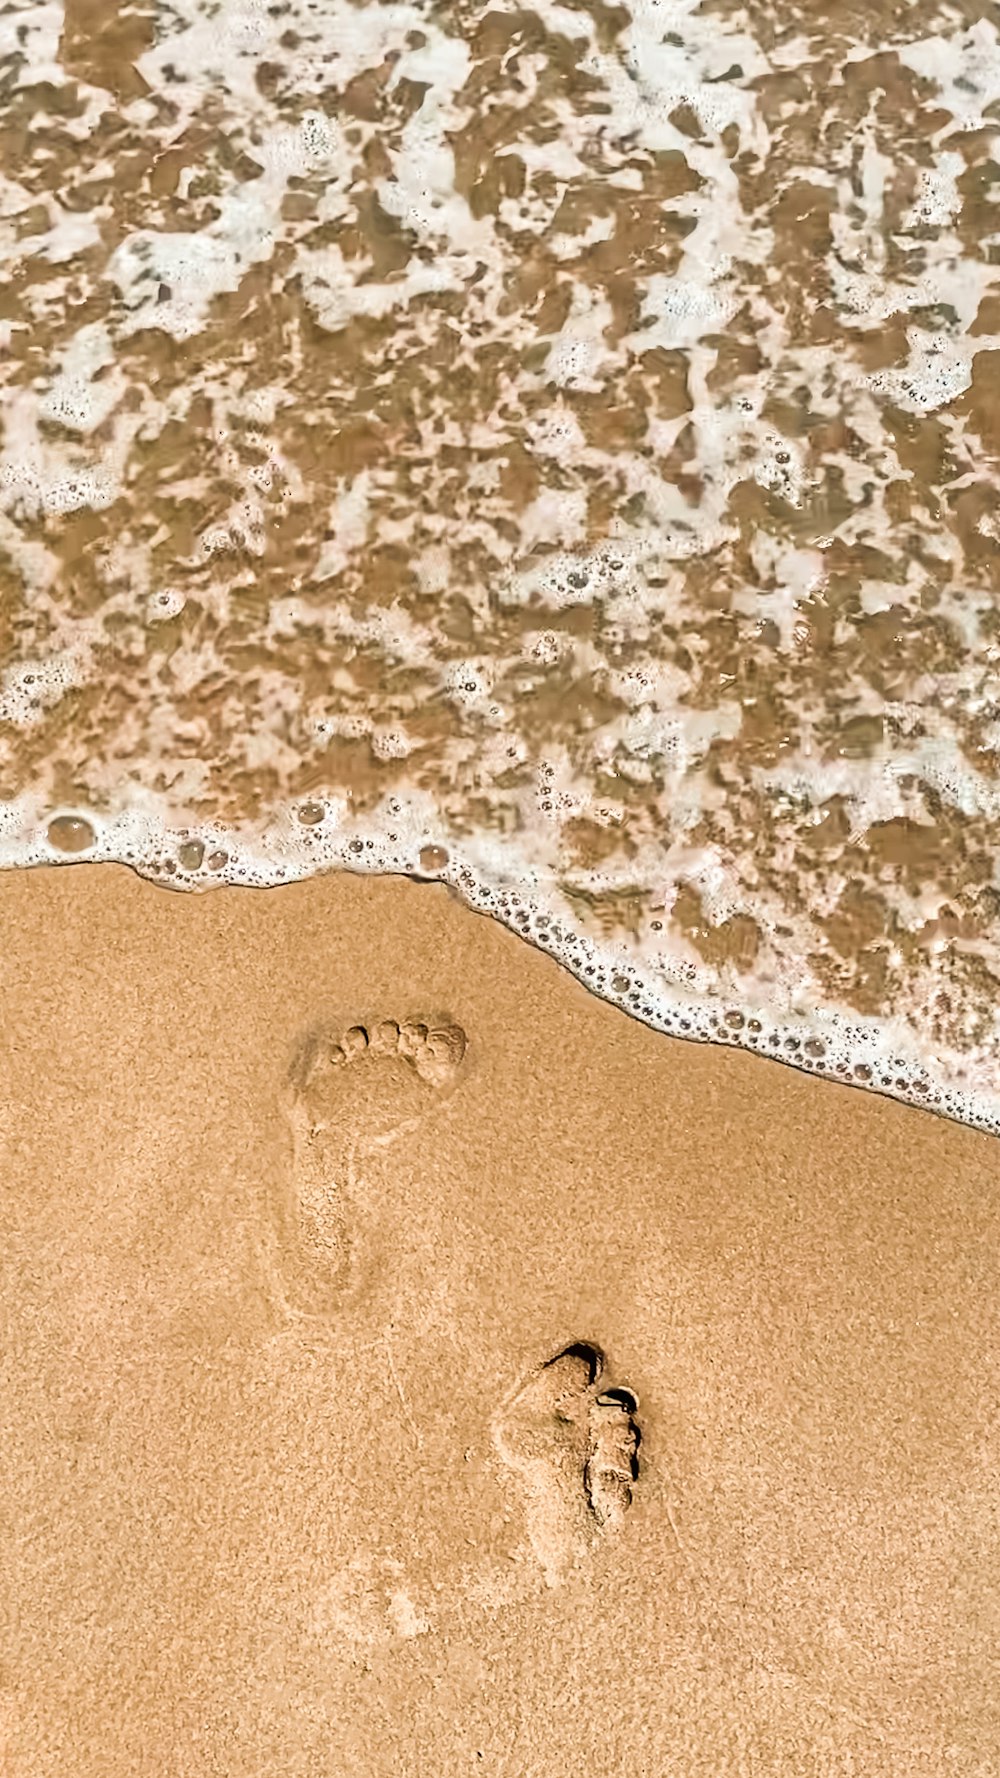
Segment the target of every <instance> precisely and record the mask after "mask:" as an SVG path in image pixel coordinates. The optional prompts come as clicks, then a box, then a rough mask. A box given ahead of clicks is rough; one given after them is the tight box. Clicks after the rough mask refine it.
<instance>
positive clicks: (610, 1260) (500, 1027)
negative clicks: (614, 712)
mask: <svg viewBox="0 0 1000 1778" xmlns="http://www.w3.org/2000/svg"><path fill="white" fill-rule="evenodd" d="M0 934H2V943H3V955H4V976H5V980H4V989H5V1017H4V1021H3V1029H2V1035H0V1156H2V1168H3V1173H2V1177H3V1192H2V1195H0V1216H2V1227H0V1267H2V1279H0V1302H2V1305H3V1309H2V1343H0V1349H2V1363H3V1389H2V1394H0V1415H2V1418H0V1450H2V1465H3V1484H2V1490H0V1501H2V1504H0V1571H2V1574H3V1585H2V1588H0V1771H2V1772H3V1774H4V1778H50V1775H55V1774H60V1778H61V1775H62V1774H65V1773H67V1772H72V1773H73V1774H74V1778H91V1775H93V1778H97V1775H98V1774H99V1775H100V1778H114V1775H115V1774H118V1773H122V1774H124V1773H128V1774H130V1775H135V1774H143V1775H145V1774H151V1775H152V1774H161V1773H162V1774H164V1775H166V1774H170V1775H171V1778H173V1775H175V1774H179V1773H183V1774H184V1778H208V1775H210V1774H211V1775H214V1774H225V1775H226V1778H243V1775H244V1774H246V1775H247V1778H249V1775H251V1774H252V1775H253V1778H259V1774H261V1773H263V1772H268V1773H274V1774H278V1773H280V1774H282V1778H286V1775H287V1778H340V1775H341V1774H343V1775H344V1778H347V1774H350V1775H351V1778H368V1775H369V1774H371V1775H372V1778H382V1775H383V1774H389V1773H393V1774H397V1773H398V1774H411V1773H417V1772H423V1771H426V1772H433V1773H434V1774H435V1775H436V1778H452V1774H459V1773H466V1772H477V1773H478V1772H482V1773H496V1774H503V1775H504V1778H550V1775H552V1778H555V1775H556V1774H562V1773H565V1772H580V1773H587V1774H588V1775H589V1778H605V1775H610V1774H622V1775H626V1774H628V1775H629V1778H632V1775H646V1774H648V1775H649V1778H669V1775H672V1774H675V1773H676V1774H683V1778H700V1775H701V1774H705V1775H706V1778H709V1775H711V1778H729V1775H732V1778H737V1775H739V1778H743V1775H744V1774H748V1775H753V1778H758V1775H759V1778H778V1775H785V1774H787V1775H788V1778H792V1775H794V1778H801V1775H802V1774H804V1773H822V1774H825V1775H831V1778H832V1775H840V1774H843V1775H844V1778H848V1774H855V1775H856V1774H859V1773H864V1774H865V1775H866V1778H882V1775H884V1774H893V1775H895V1774H898V1775H899V1778H903V1775H904V1774H905V1775H906V1778H941V1774H943V1773H948V1774H955V1775H961V1778H966V1775H968V1778H972V1775H973V1774H976V1775H979V1774H982V1775H983V1778H985V1775H986V1774H987V1773H990V1774H992V1773H994V1772H995V1771H996V1769H997V1764H998V1760H1000V1705H998V1702H997V1697H998V1693H997V1686H996V1649H997V1645H998V1630H1000V1612H998V1607H997V1574H998V1570H1000V1564H998V1549H1000V1511H998V1505H1000V1489H998V1482H997V1476H998V1468H1000V1465H998V1432H997V1399H998V1385H1000V1376H998V1368H1000V1367H998V1354H1000V1342H998V1310H997V1304H998V1302H1000V1288H998V1287H1000V1276H998V1273H1000V1258H998V1256H1000V1200H998V1196H997V1189H996V1188H997V1155H998V1150H997V1147H996V1144H995V1142H994V1141H993V1140H992V1139H990V1138H988V1137H984V1136H980V1135H977V1134H975V1133H973V1132H970V1131H968V1130H965V1129H962V1128H959V1127H958V1126H954V1125H949V1124H946V1123H944V1122H942V1121H939V1120H935V1119H934V1118H932V1117H930V1116H929V1115H927V1114H924V1113H921V1112H918V1111H913V1110H908V1109H906V1108H903V1107H901V1106H899V1105H895V1104H892V1103H890V1102H888V1101H880V1100H877V1099H875V1098H874V1097H871V1096H865V1095H863V1094H861V1093H857V1092H852V1091H850V1090H848V1089H846V1088H840V1087H837V1086H833V1085H828V1084H823V1083H820V1082H817V1081H815V1080H811V1079H808V1078H805V1077H803V1076H800V1075H797V1074H795V1073H793V1072H791V1071H789V1070H787V1069H782V1068H780V1067H778V1066H777V1065H772V1064H767V1063H763V1062H760V1061H757V1060H755V1059H753V1058H749V1057H747V1056H745V1055H741V1054H739V1053H735V1052H731V1051H722V1050H709V1049H704V1048H700V1047H696V1046H694V1045H681V1044H677V1043H673V1042H670V1041H668V1040H666V1039H663V1038H661V1037H658V1036H657V1035H655V1034H654V1033H652V1032H651V1031H649V1030H648V1029H645V1028H644V1027H642V1026H640V1025H637V1024H634V1023H632V1022H630V1021H628V1020H627V1019H626V1018H624V1017H623V1016H622V1015H621V1014H620V1013H618V1012H617V1011H616V1010H614V1009H612V1008H610V1007H608V1006H606V1005H603V1004H601V1003H599V1002H597V1001H596V1000H592V999H589V998H588V997H587V995H586V994H585V993H584V991H583V990H582V989H581V988H580V987H579V985H578V984H576V983H575V982H574V981H573V980H571V979H570V978H569V977H568V976H566V975H565V974H563V973H561V972H560V971H559V970H558V969H557V967H556V966H555V965H554V964H553V963H552V962H551V961H550V960H549V959H547V958H545V957H543V956H542V955H540V954H538V953H537V952H534V951H532V950H531V949H529V948H528V947H527V946H526V945H522V944H520V943H519V942H518V941H517V940H516V939H515V938H513V937H512V936H511V935H510V934H509V933H507V932H505V931H503V930H502V929H501V928H499V927H498V926H495V925H493V924H491V923H490V922H488V921H486V920H483V919H480V918H477V917H476V916H474V915H472V914H470V913H468V912H467V911H465V910H463V909H462V908H461V907H460V906H459V905H458V904H457V903H456V902H454V901H453V900H452V899H450V898H449V896H448V895H447V894H446V893H445V892H444V891H443V890H442V889H440V888H436V887H429V886H417V885H414V884H411V883H408V882H402V881H391V880H370V879H362V878H350V877H329V878H323V879H315V880H313V881H311V882H309V883H305V884H302V885H299V886H295V887H289V888H285V889H279V890H276V891H269V892H250V891H247V892H244V891H239V890H228V889H227V890H220V891H218V892H215V893H212V894H209V895H202V896H172V895H168V894H166V893H165V892H163V891H161V890H158V889H156V888H154V887H152V886H150V885H149V884H146V883H143V882H141V881H139V880H138V879H136V878H133V877H132V876H131V875H129V874H128V873H127V872H126V871H124V870H119V869H118V868H116V867H92V866H85V865H77V866H73V867H72V868H61V869H55V870H52V871H48V872H46V871H42V872H33V873H22V874H18V875H11V874H8V875H5V876H3V877H0ZM397 1027H398V1029H397ZM357 1028H360V1030H361V1032H362V1033H363V1034H364V1041H362V1038H361V1037H358V1036H357V1035H355V1036H352V1037H350V1038H349V1039H348V1038H345V1033H350V1032H352V1031H356V1030H357ZM456 1032H460V1033H461V1034H462V1035H461V1041H459V1040H458V1039H457V1038H456V1037H455V1035H454V1034H455V1033H456ZM379 1033H381V1035H379ZM435 1033H438V1034H441V1033H446V1034H450V1036H447V1037H445V1038H441V1039H440V1040H438V1039H435V1041H434V1042H431V1039H432V1038H433V1037H434V1034H435ZM428 1043H430V1045H431V1047H430V1050H428V1049H427V1045H428ZM449 1045H450V1047H449ZM421 1046H423V1047H421ZM336 1048H339V1049H340V1051H341V1058H340V1059H339V1060H338V1059H337V1057H336V1056H335V1054H334V1050H335V1049H336ZM352 1051H353V1053H351V1052H352ZM421 1058H422V1059H421ZM435 1058H436V1059H435ZM418 1063H419V1066H418ZM439 1064H440V1066H439ZM596 1348H599V1349H600V1354H601V1357H602V1359H603V1363H604V1370H603V1372H602V1373H601V1375H600V1376H599V1377H597V1376H594V1375H592V1374H591V1369H592V1367H591V1368H588V1366H589V1360H587V1359H586V1357H584V1358H581V1357H580V1353H581V1351H582V1352H584V1353H586V1352H588V1351H590V1350H591V1349H596ZM567 1349H569V1355H568V1356H564V1357H563V1358H561V1359H559V1361H558V1364H557V1365H554V1366H551V1367H550V1369H549V1370H548V1371H546V1370H545V1369H544V1367H545V1366H546V1365H547V1364H548V1362H549V1361H550V1360H553V1359H556V1358H557V1355H559V1354H561V1353H563V1354H565V1353H566V1350H567ZM574 1354H575V1356H574ZM540 1378H541V1379H542V1380H541V1381H539V1379H540ZM557 1384H558V1387H557V1386H556V1385H557ZM616 1392H617V1393H616ZM633 1398H635V1399H636V1400H637V1402H638V1408H637V1427H636V1430H637V1432H638V1433H641V1443H640V1444H639V1446H638V1454H637V1463H638V1470H639V1473H638V1479H637V1480H635V1481H634V1487H631V1488H629V1487H627V1486H626V1477H627V1472H628V1469H629V1465H630V1463H631V1461H632V1457H633V1455H634V1454H635V1443H636V1441H635V1438H633V1437H632V1434H631V1432H630V1422H629V1409H630V1404H631V1402H632V1400H633ZM595 1450H596V1451H598V1456H597V1457H595V1455H594V1452H595ZM585 1465H586V1466H588V1469H587V1473H588V1474H589V1475H590V1477H591V1486H592V1487H593V1486H594V1485H595V1484H594V1483H593V1477H594V1476H595V1475H596V1476H597V1477H598V1484H599V1487H600V1488H601V1489H603V1490H604V1494H603V1495H602V1499H605V1500H606V1501H607V1502H610V1503H611V1504H610V1505H609V1506H608V1508H607V1511H605V1512H602V1513H601V1514H595V1512H594V1511H593V1510H592V1504H588V1499H587V1489H586V1487H585V1486H584V1481H585V1475H584V1468H585ZM629 1492H631V1495H632V1498H631V1503H630V1504H629V1502H628V1499H627V1495H628V1493H629Z"/></svg>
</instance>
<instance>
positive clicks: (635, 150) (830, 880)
mask: <svg viewBox="0 0 1000 1778" xmlns="http://www.w3.org/2000/svg"><path fill="white" fill-rule="evenodd" d="M0 61H2V70H3V74H2V80H3V85H2V94H0V130H2V148H3V152H2V155H0V165H2V167H3V168H4V169H5V171H4V174H3V176H2V177H0V242H2V246H0V344H2V354H0V376H2V379H3V405H2V409H0V426H2V436H0V663H2V665H0V799H2V807H0V842H2V857H3V859H4V860H5V861H6V862H7V863H10V864H29V863H35V862H39V861H42V860H66V861H70V860H75V859H79V858H113V859H119V860H122V861H126V862H129V863H131V864H133V865H135V866H136V867H137V868H138V869H139V870H141V871H143V872H144V873H146V874H148V875H150V876H154V877H156V878H158V879H159V880H161V881H163V882H169V883H170V884H171V885H173V886H175V887H178V888H182V887H184V888H186V887H192V888H200V887H203V886H210V885H212V884H217V883H220V882H225V881H230V882H233V881H235V882H241V883H274V882H278V881H282V880H287V879H291V878H295V877H300V876H302V875H305V874H308V873H311V872H315V871H318V870H322V869H328V868H330V867H331V866H334V865H345V864H346V865H348V866H350V867H352V868H356V869H361V870H397V871H398V870H402V871H411V872H416V873H420V874H423V875H426V876H430V877H435V878H439V879H441V880H444V881H446V882H449V883H451V884H452V885H453V886H454V887H455V888H456V889H457V890H458V891H459V893H460V894H462V895H463V896H464V897H465V898H466V899H467V900H468V901H469V902H471V903H472V904H473V905H475V906H477V907H480V908H485V909H489V910H491V911H493V912H494V913H496V914H497V915H498V917H500V918H502V919H504V920H506V921H507V923H508V924H510V925H512V926H513V927H514V928H515V929H516V930H518V931H521V932H522V933H523V934H524V936H525V937H526V938H528V939H530V940H532V941H533V942H535V943H537V944H539V945H542V946H544V947H545V948H546V949H548V950H550V951H551V952H552V953H553V954H555V955H556V956H558V957H560V958H561V959H562V960H563V961H564V962H565V963H566V964H567V965H568V966H569V967H570V968H572V969H574V970H575V971H576V972H577V973H578V974H579V975H580V976H581V978H582V979H583V980H584V981H585V982H587V983H588V984H589V985H590V986H592V987H594V988H595V989H596V990H597V991H598V992H600V993H603V994H605V995H606V996H607V997H608V998H610V999H612V1000H617V1001H619V1002H620V1003H621V1004H622V1005H624V1006H625V1007H627V1008H628V1009H629V1010H630V1011H632V1012H633V1013H635V1014H636V1015H637V1016H639V1017H641V1018H645V1019H647V1020H648V1021H649V1022H650V1023H652V1024H655V1025H658V1026H660V1027H662V1028H664V1029H667V1030H672V1031H679V1032H682V1033H686V1034H689V1035H696V1036H701V1037H708V1038H712V1039H717V1040H720V1041H727V1042H736V1043H742V1044H747V1045H749V1046H751V1047H753V1048H756V1049H760V1050H763V1051H765V1052H766V1053H768V1054H776V1055H780V1056H782V1057H783V1058H785V1059H787V1060H790V1061H793V1062H795V1063H797V1064H798V1065H800V1066H805V1067H810V1068H813V1069H815V1070H817V1071H820V1072H827V1073H832V1074H836V1075H839V1076H840V1077H841V1078H848V1079H851V1080H855V1081H857V1082H859V1083H861V1084H870V1085H872V1086H873V1087H875V1088H878V1089H880V1090H883V1091H889V1092H892V1093H895V1094H897V1095H898V1096H901V1097H905V1098H912V1099H914V1100H916V1101H917V1102H922V1103H926V1104H933V1105H935V1106H937V1107H938V1108H939V1109H943V1110H946V1111H948V1112H950V1113H951V1114H952V1115H955V1116H959V1117H963V1118H966V1119H968V1120H969V1121H972V1122H976V1123H980V1124H984V1125H986V1126H988V1127H1000V1089H998V1087H997V1084H996V1083H997V1070H998V1064H1000V868H998V841H1000V547H998V546H1000V504H998V497H997V491H998V453H1000V279H998V267H1000V154H998V141H1000V29H998V23H997V12H996V8H995V6H993V5H987V4H974V3H973V0H954V3H952V4H947V5H945V4H936V3H934V0H907V3H906V4H903V3H902V0H867V3H866V4H864V5H862V4H860V0H801V3H799V4H796V3H795V0H792V3H791V4H787V5H782V6H776V5H774V4H773V0H768V4H766V5H765V4H763V3H762V0H747V4H744V5H741V6H737V5H733V4H729V3H728V0H703V3H701V4H699V3H698V0H622V3H621V4H616V3H613V0H589V3H588V4H582V3H581V0H564V3H562V4H559V3H556V0H535V4H534V5H532V6H525V7H515V6H512V5H510V4H505V3H502V0H492V3H490V4H470V3H467V0H448V4H443V3H439V4H433V3H423V4H419V3H414V4H381V5H380V4H372V3H369V4H366V5H364V6H355V5H352V4H349V3H348V0H276V3H275V4H272V5H270V6H266V5H260V4H255V3H252V0H243V3H237V0H219V3H214V4H208V3H207V0H200V3H198V0H179V3H177V4H163V5H153V4H143V3H142V0H139V3H138V4H135V5H132V6H130V7H128V8H117V7H113V6H110V5H102V4H100V3H98V4H91V3H84V0H72V3H70V4H67V5H65V6H64V7H61V6H59V5H58V4H44V5H43V4H38V3H37V0H31V3H30V4H27V5H24V6H18V5H14V6H13V7H8V8H7V10H6V11H5V12H4V13H3V15H2V20H0Z"/></svg>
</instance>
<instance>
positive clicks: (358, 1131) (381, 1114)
mask: <svg viewBox="0 0 1000 1778" xmlns="http://www.w3.org/2000/svg"><path fill="white" fill-rule="evenodd" d="M465 1048H466V1041H465V1033H464V1031H463V1030H462V1029H461V1027H460V1026H459V1025H455V1024H449V1023H445V1022H441V1023H438V1024H425V1023H423V1022H422V1021H411V1022H409V1023H405V1024H402V1025H399V1024H397V1023H396V1022H395V1020H393V1019H386V1020H384V1021H383V1022H382V1023H381V1024H376V1025H372V1026H370V1027H366V1026H364V1025H352V1026H351V1027H350V1029H349V1030H347V1031H345V1032H344V1033H343V1035H342V1036H341V1037H340V1038H339V1040H337V1039H333V1038H331V1037H330V1036H329V1035H325V1036H324V1035H320V1036H318V1037H316V1036H314V1037H312V1038H310V1040H309V1042H308V1043H307V1044H305V1045H304V1046H303V1048H302V1050H301V1051H300V1054H299V1056H298V1058H297V1060H296V1064H295V1066H294V1068H293V1070H292V1076H291V1083H290V1090H289V1094H288V1098H287V1101H286V1112H287V1116H288V1120H289V1123H290V1125H291V1130H292V1161H291V1167H290V1169H289V1172H288V1175H287V1177H286V1178H285V1179H284V1180H283V1181H281V1182H280V1184H279V1189H278V1191H277V1193H276V1195H275V1236H276V1246H277V1273H278V1278H277V1283H278V1288H279V1292H280V1295H281V1297H282V1298H283V1300H284V1304H285V1307H286V1309H287V1310H288V1311H289V1312H291V1313H293V1314H296V1315H300V1316H308V1317H312V1318H321V1319H322V1318H326V1317H328V1316H330V1315H332V1314H333V1313H334V1312H335V1311H336V1309H337V1308H338V1306H339V1304H340V1301H341V1299H342V1297H343V1295H344V1292H345V1290H346V1288H347V1285H348V1281H349V1276H350V1272H351V1232H350V1201H351V1198H352V1196H353V1195H354V1194H355V1192H356V1190H357V1187H358V1184H359V1179H358V1168H359V1165H360V1166H361V1167H362V1169H363V1166H364V1162H365V1160H369V1159H373V1158H374V1157H375V1156H376V1155H377V1154H378V1153H379V1151H381V1150H384V1149H386V1148H388V1147H389V1146H390V1145H391V1144H392V1143H393V1142H394V1141H395V1140H396V1139H397V1138H398V1137H399V1136H401V1135H404V1134H405V1133H406V1132H407V1131H409V1130H412V1129H415V1128H416V1127H417V1125H418V1124H419V1123H420V1121H421V1119H422V1118H423V1117H424V1116H425V1115H426V1113H427V1111H428V1110H429V1109H430V1107H431V1106H432V1105H433V1104H434V1103H435V1102H437V1101H438V1099H439V1095H440V1094H441V1093H442V1092H444V1091H446V1090H447V1088H448V1087H449V1086H450V1085H451V1084H452V1082H453V1081H454V1079H455V1076H456V1074H457V1072H458V1069H459V1066H460V1064H461V1061H462V1058H463V1056H464V1054H465Z"/></svg>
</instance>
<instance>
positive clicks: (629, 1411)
mask: <svg viewBox="0 0 1000 1778" xmlns="http://www.w3.org/2000/svg"><path fill="white" fill-rule="evenodd" d="M605 1367H606V1359H605V1355H604V1353H603V1352H602V1350H601V1348H600V1347H599V1346H596V1345H593V1344H592V1343H590V1342H589V1341H582V1340H581V1341H574V1342H573V1343H572V1344H570V1345H568V1346H564V1347H563V1348H562V1350H561V1351H559V1352H557V1353H556V1354H555V1356H554V1357H553V1358H549V1359H547V1360H546V1361H545V1362H544V1363H543V1364H541V1365H539V1366H538V1367H537V1369H536V1370H534V1371H533V1372H532V1373H531V1374H530V1376H528V1377H527V1378H526V1379H525V1381H524V1382H522V1383H521V1384H519V1385H518V1387H517V1388H516V1389H515V1390H514V1391H513V1392H512V1394H511V1395H510V1396H509V1397H508V1399H507V1401H506V1402H505V1403H504V1405H503V1407H502V1408H501V1410H500V1412H499V1414H498V1415H497V1416H496V1418H495V1420H494V1428H493V1432H494V1443H495V1445H496V1448H497V1451H498V1452H499V1455H500V1456H501V1458H502V1459H503V1461H504V1462H505V1463H506V1464H507V1466H508V1467H509V1468H510V1469H512V1470H513V1471H515V1472H516V1473H517V1475H518V1476H519V1478H520V1480H521V1482H522V1485H523V1487H524V1490H525V1497H526V1511H527V1523H528V1539H529V1542H530V1544H531V1548H532V1550H533V1552H534V1554H535V1556H536V1558H537V1560H538V1561H539V1562H540V1564H541V1566H542V1569H543V1571H544V1574H545V1577H546V1579H547V1580H548V1581H549V1583H550V1584H556V1583H557V1582H558V1581H559V1580H561V1579H562V1578H563V1576H564V1575H565V1574H566V1572H567V1571H568V1569H569V1568H570V1567H571V1566H572V1565H573V1564H574V1562H575V1561H577V1560H578V1559H579V1558H580V1557H581V1556H582V1555H583V1554H585V1553H586V1551H587V1549H588V1548H589V1547H590V1545H591V1542H592V1540H593V1538H594V1537H595V1536H598V1535H600V1534H601V1533H603V1532H604V1531H606V1530H612V1531H613V1530H616V1529H619V1528H620V1526H621V1524H622V1522H623V1520H624V1517H625V1514H626V1512H627V1511H628V1508H629V1507H630V1506H631V1504H632V1493H633V1489H634V1486H635V1482H636V1480H637V1478H638V1474H639V1443H640V1436H641V1435H640V1431H639V1425H638V1418H637V1415H638V1402H637V1400H636V1397H635V1395H634V1394H633V1393H632V1391H631V1390H629V1389H623V1388H620V1387H619V1386H617V1385H614V1384H613V1385H610V1386H605V1387H602V1386H601V1385H602V1379H603V1377H604V1372H605Z"/></svg>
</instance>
